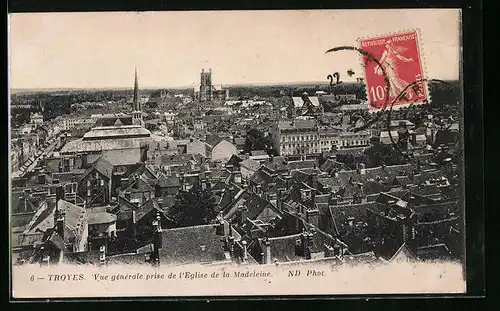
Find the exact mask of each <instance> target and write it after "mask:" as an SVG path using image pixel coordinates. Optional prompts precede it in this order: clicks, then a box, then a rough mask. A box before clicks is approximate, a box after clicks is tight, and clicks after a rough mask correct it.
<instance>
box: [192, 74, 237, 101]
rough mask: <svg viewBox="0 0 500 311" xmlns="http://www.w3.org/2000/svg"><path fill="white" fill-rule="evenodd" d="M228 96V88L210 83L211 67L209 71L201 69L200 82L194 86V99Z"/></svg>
mask: <svg viewBox="0 0 500 311" xmlns="http://www.w3.org/2000/svg"><path fill="white" fill-rule="evenodd" d="M228 98H229V89H226V88H223V87H222V86H220V87H215V86H214V85H212V69H210V70H209V72H205V70H204V69H202V70H201V75H200V84H199V85H197V86H195V87H194V100H195V101H200V102H205V101H211V100H226V99H228Z"/></svg>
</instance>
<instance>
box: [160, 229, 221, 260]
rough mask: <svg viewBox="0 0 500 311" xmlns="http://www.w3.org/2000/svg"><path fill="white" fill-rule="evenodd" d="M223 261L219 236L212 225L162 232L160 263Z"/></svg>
mask: <svg viewBox="0 0 500 311" xmlns="http://www.w3.org/2000/svg"><path fill="white" fill-rule="evenodd" d="M222 260H225V256H224V250H223V242H222V240H221V236H218V235H216V229H215V227H214V225H202V226H194V227H185V228H177V229H167V230H164V231H163V232H162V248H161V249H160V262H162V263H167V264H193V263H197V264H199V263H210V262H214V261H222Z"/></svg>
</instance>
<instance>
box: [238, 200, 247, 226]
mask: <svg viewBox="0 0 500 311" xmlns="http://www.w3.org/2000/svg"><path fill="white" fill-rule="evenodd" d="M238 210H239V213H240V224H243V223H244V222H245V221H246V219H247V217H248V207H247V204H246V200H243V202H242V203H241V205H240V206H239V207H238Z"/></svg>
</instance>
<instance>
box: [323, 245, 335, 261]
mask: <svg viewBox="0 0 500 311" xmlns="http://www.w3.org/2000/svg"><path fill="white" fill-rule="evenodd" d="M324 245H325V258H330V257H334V254H335V251H334V248H333V247H332V246H330V245H326V244H324Z"/></svg>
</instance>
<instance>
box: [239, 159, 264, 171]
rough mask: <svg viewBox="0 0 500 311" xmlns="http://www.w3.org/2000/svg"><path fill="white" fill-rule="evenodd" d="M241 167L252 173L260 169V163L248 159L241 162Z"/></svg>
mask: <svg viewBox="0 0 500 311" xmlns="http://www.w3.org/2000/svg"><path fill="white" fill-rule="evenodd" d="M240 166H242V167H245V168H247V169H249V170H252V171H256V170H258V169H259V167H260V163H259V162H257V161H255V160H252V159H246V160H243V161H241V162H240Z"/></svg>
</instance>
